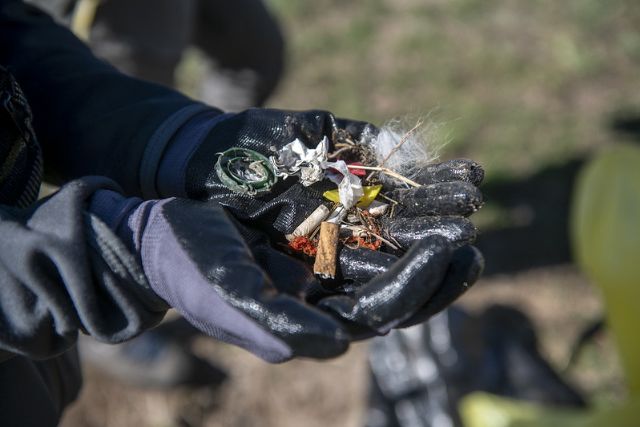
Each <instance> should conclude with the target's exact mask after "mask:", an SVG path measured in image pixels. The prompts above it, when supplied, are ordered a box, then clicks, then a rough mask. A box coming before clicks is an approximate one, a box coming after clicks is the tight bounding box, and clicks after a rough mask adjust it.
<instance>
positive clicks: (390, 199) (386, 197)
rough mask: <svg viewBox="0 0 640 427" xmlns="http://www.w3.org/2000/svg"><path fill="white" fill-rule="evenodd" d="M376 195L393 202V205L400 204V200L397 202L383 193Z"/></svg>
mask: <svg viewBox="0 0 640 427" xmlns="http://www.w3.org/2000/svg"><path fill="white" fill-rule="evenodd" d="M378 196H380V197H382V198H383V199H385V200H387V201H389V202H391V203H393V204H394V205H399V204H400V202H398V201H397V200H393V199H392V198H391V197H389V196H387V195H385V194H384V193H378Z"/></svg>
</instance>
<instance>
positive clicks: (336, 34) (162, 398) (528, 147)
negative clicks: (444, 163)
mask: <svg viewBox="0 0 640 427" xmlns="http://www.w3.org/2000/svg"><path fill="white" fill-rule="evenodd" d="M265 5H266V6H267V7H268V9H269V10H270V12H271V13H272V14H273V17H274V18H275V20H276V21H277V22H278V23H279V26H280V29H281V31H282V34H283V37H284V42H285V46H286V51H285V52H286V53H285V69H284V74H283V75H282V77H281V80H280V82H279V84H278V86H277V87H276V89H275V92H273V94H272V96H271V97H270V98H269V99H268V100H267V101H266V104H265V105H266V106H270V107H274V108H286V109H309V108H320V109H327V110H330V111H332V112H334V113H335V114H336V115H337V116H342V117H349V118H356V119H361V120H366V121H370V122H373V123H375V124H383V123H384V122H386V121H388V120H389V119H392V118H396V117H410V118H415V117H428V121H429V122H431V125H430V130H431V137H432V139H433V144H434V146H435V147H438V148H439V149H440V158H441V159H450V158H455V157H467V158H471V159H473V160H476V161H478V162H479V163H481V164H482V165H483V166H484V168H485V171H486V178H485V182H484V184H483V185H482V187H481V188H482V190H483V192H484V194H485V197H486V205H485V206H484V208H483V209H482V210H481V211H480V212H479V213H478V214H476V215H474V217H473V219H474V221H475V222H476V224H477V225H478V227H479V229H480V236H479V239H478V242H477V243H478V246H479V247H480V249H481V250H482V251H483V253H484V255H485V258H486V262H487V266H486V272H485V274H484V277H483V279H482V280H480V281H479V282H478V283H477V284H476V285H475V286H474V287H473V288H472V289H471V290H470V291H469V292H468V293H467V294H466V295H465V296H464V297H463V298H462V299H461V300H460V301H459V305H460V306H461V307H463V309H465V310H466V311H467V312H468V313H470V314H471V315H473V314H474V313H481V312H482V311H483V310H484V309H485V308H486V307H487V306H489V305H491V304H496V303H500V304H505V305H508V306H510V307H514V308H517V309H518V310H520V311H522V312H523V313H524V314H526V316H528V317H529V318H530V320H531V322H532V324H533V326H534V328H535V330H536V332H537V335H538V338H539V350H540V353H541V354H542V355H543V356H544V357H545V358H546V359H547V360H548V361H549V363H550V365H551V366H552V367H553V368H555V370H556V371H558V372H561V373H562V375H563V377H564V379H565V380H566V381H567V383H569V384H571V386H573V387H575V389H576V390H579V391H580V392H581V393H582V394H583V395H584V396H587V397H588V400H589V401H590V402H594V403H595V404H596V405H603V404H607V403H615V402H620V401H622V400H623V399H625V397H626V393H625V386H624V381H623V376H622V371H621V368H620V363H619V361H618V358H617V355H616V352H615V350H614V348H613V344H612V340H611V337H610V335H609V333H608V332H607V329H606V328H605V329H604V330H602V331H600V332H599V333H597V334H595V335H594V336H593V337H592V338H590V339H589V340H588V341H587V343H586V344H585V345H584V346H583V348H582V351H581V352H580V354H579V357H577V358H576V360H575V362H574V363H572V364H570V365H569V359H570V357H571V354H572V351H573V348H574V343H575V342H576V340H577V339H578V336H579V335H580V334H581V333H582V332H583V331H585V329H588V328H590V327H591V326H593V325H594V324H596V323H597V322H598V320H599V319H601V318H602V316H603V304H602V302H601V299H600V296H599V294H598V292H597V290H596V288H595V287H593V286H592V284H591V283H589V281H588V280H587V279H586V277H585V276H584V275H583V274H582V273H581V272H580V271H579V269H578V268H577V267H575V266H574V264H573V263H572V255H571V250H570V243H569V234H568V233H569V231H568V228H569V206H570V201H571V195H572V190H573V185H574V179H575V176H576V173H577V172H578V170H579V169H580V166H581V165H582V163H583V162H584V160H585V158H587V157H588V156H589V155H590V154H591V153H593V152H595V151H596V150H598V149H600V148H602V147H605V146H608V145H611V144H614V143H617V142H620V141H637V140H638V138H639V136H640V119H639V117H640V90H638V89H639V88H640V72H639V65H640V32H639V30H638V29H639V28H640V8H638V5H637V3H636V1H635V0H608V1H601V0H564V1H556V0H538V1H528V0H490V1H487V0H369V1H366V2H355V1H353V2H349V1H344V0H340V1H338V0H316V1H313V2H294V1H291V0H269V1H265ZM207 67H208V65H207V58H206V54H205V53H203V52H202V51H201V50H198V49H196V48H189V49H187V50H186V51H185V52H184V55H183V56H182V59H181V61H180V63H179V65H178V67H177V69H176V82H177V86H178V87H179V88H180V89H181V90H183V91H185V92H186V93H188V94H190V95H192V96H194V97H199V96H200V94H199V88H200V87H201V84H200V83H201V82H202V80H203V79H205V77H206V74H207ZM368 345H369V344H368V343H361V344H358V345H354V346H353V348H352V349H351V350H350V351H349V353H348V354H347V355H345V356H343V357H341V358H339V359H336V360H333V361H329V362H323V363H318V362H313V361H307V360H296V361H292V362H289V363H286V364H284V365H278V366H273V365H268V364H266V363H264V362H262V361H260V360H258V359H256V358H255V357H253V356H251V355H250V354H248V353H246V352H244V351H242V350H239V349H237V348H234V347H231V346H228V345H224V344H220V343H216V342H212V341H210V340H207V339H204V338H197V339H196V340H195V341H194V342H193V352H194V353H195V354H197V355H198V356H199V357H201V358H203V359H205V360H210V361H211V362H212V363H214V364H215V365H216V366H218V367H220V368H221V369H222V370H224V371H225V372H226V373H227V375H228V378H227V380H226V381H225V382H224V383H223V384H222V385H219V386H216V387H196V388H193V387H176V388H172V389H171V390H159V389H150V388H143V387H133V386H131V385H127V384H126V383H124V382H122V381H118V380H115V379H114V378H112V377H111V376H109V375H106V374H105V373H104V372H101V371H100V370H97V369H93V368H92V367H91V366H90V365H87V366H86V371H85V384H84V390H83V392H82V395H81V397H80V399H79V401H78V402H77V403H76V404H75V405H74V406H73V407H72V408H71V409H69V410H68V411H67V413H66V416H65V418H64V421H63V423H62V425H63V426H66V427H71V426H104V427H112V426H113V427H115V426H127V425H137V426H141V427H142V426H210V427H213V426H256V425H259V426H300V425H305V426H327V425H336V426H354V427H355V426H362V425H364V423H365V420H366V419H367V399H368V393H369V392H368V390H369V386H370V376H369V368H368V365H367V351H368ZM567 367H568V368H567Z"/></svg>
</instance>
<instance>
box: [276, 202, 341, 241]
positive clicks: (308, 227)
mask: <svg viewBox="0 0 640 427" xmlns="http://www.w3.org/2000/svg"><path fill="white" fill-rule="evenodd" d="M330 213H331V211H330V210H329V208H328V207H326V206H325V205H320V206H318V208H317V209H316V210H315V211H313V212H312V213H311V215H309V216H308V217H307V218H306V219H305V220H304V221H302V222H301V223H300V225H299V226H297V227H296V229H295V230H293V233H291V234H287V235H286V236H285V237H286V238H287V240H288V241H292V240H293V239H295V238H296V237H299V236H305V237H306V236H309V234H311V232H312V231H313V230H315V229H316V227H317V226H318V224H320V223H321V222H322V221H324V220H325V219H326V218H327V217H328V216H329V214H330Z"/></svg>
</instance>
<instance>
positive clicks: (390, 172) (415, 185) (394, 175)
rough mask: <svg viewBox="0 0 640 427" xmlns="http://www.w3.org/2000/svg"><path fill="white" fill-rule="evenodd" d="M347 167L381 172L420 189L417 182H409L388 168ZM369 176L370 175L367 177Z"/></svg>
mask: <svg viewBox="0 0 640 427" xmlns="http://www.w3.org/2000/svg"><path fill="white" fill-rule="evenodd" d="M347 167H348V168H349V169H363V170H368V171H376V172H382V173H383V174H385V175H388V176H390V177H392V178H395V179H397V180H399V181H402V182H404V183H406V184H409V185H410V186H412V187H422V185H420V184H418V183H417V182H415V181H413V180H410V179H409V178H407V177H404V176H402V175H400V174H399V173H398V172H395V171H392V170H391V169H389V168H386V167H381V166H359V165H347ZM369 176H371V175H369Z"/></svg>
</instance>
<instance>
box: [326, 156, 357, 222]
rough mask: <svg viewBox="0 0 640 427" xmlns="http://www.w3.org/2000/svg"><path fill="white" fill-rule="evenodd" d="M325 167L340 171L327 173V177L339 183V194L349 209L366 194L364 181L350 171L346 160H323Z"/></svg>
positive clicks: (343, 204) (341, 200)
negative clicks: (363, 188) (363, 185)
mask: <svg viewBox="0 0 640 427" xmlns="http://www.w3.org/2000/svg"><path fill="white" fill-rule="evenodd" d="M322 167H323V168H324V169H329V168H332V169H335V170H337V171H338V172H340V173H339V174H338V173H331V172H330V171H329V172H327V173H326V175H327V178H329V179H330V180H331V181H332V182H334V183H336V184H338V195H339V196H340V203H341V204H342V206H344V207H345V208H346V209H347V210H349V209H351V208H352V207H354V206H355V205H356V203H358V200H360V197H362V196H363V195H364V191H363V190H362V182H361V181H360V178H358V177H357V176H355V175H354V174H352V173H351V172H349V168H348V167H347V164H346V163H345V162H344V160H338V161H337V162H322Z"/></svg>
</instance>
